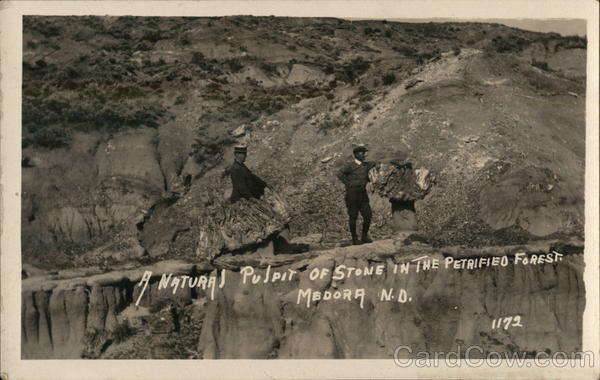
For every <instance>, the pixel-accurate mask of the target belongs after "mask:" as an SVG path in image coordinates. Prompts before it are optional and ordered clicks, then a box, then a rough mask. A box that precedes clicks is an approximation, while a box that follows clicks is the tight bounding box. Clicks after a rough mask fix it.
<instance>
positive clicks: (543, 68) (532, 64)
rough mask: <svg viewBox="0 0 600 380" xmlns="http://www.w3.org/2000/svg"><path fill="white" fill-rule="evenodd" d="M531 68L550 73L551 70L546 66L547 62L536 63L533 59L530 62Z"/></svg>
mask: <svg viewBox="0 0 600 380" xmlns="http://www.w3.org/2000/svg"><path fill="white" fill-rule="evenodd" d="M531 66H534V67H537V68H538V69H542V70H544V71H552V69H551V68H550V66H548V63H547V62H544V61H538V60H536V59H535V58H534V59H533V61H532V62H531Z"/></svg>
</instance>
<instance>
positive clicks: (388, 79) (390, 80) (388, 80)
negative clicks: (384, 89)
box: [382, 73, 396, 86]
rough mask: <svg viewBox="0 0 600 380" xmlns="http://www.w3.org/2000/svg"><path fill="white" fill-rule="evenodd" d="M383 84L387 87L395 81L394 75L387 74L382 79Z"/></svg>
mask: <svg viewBox="0 0 600 380" xmlns="http://www.w3.org/2000/svg"><path fill="white" fill-rule="evenodd" d="M382 81H383V84H384V85H385V86H388V85H390V84H392V83H394V82H395V81H396V76H395V75H394V73H387V74H385V75H384V76H383V78H382Z"/></svg>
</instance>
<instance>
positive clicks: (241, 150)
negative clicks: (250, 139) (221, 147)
mask: <svg viewBox="0 0 600 380" xmlns="http://www.w3.org/2000/svg"><path fill="white" fill-rule="evenodd" d="M233 152H234V153H247V152H248V147H247V146H246V145H236V146H234V147H233Z"/></svg>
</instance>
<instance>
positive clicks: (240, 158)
mask: <svg viewBox="0 0 600 380" xmlns="http://www.w3.org/2000/svg"><path fill="white" fill-rule="evenodd" d="M233 149H234V150H233V152H234V157H235V160H234V161H233V164H232V165H231V167H230V168H229V173H230V175H231V183H232V185H233V191H232V192H231V201H232V202H236V201H238V200H240V199H241V198H257V199H259V198H260V197H262V196H263V194H264V192H265V187H267V184H266V183H265V181H263V180H262V179H260V178H259V177H258V176H256V175H254V173H252V172H251V171H250V169H248V168H247V167H246V165H244V162H245V161H246V155H247V152H248V148H247V147H246V146H245V145H238V146H236V147H234V148H233Z"/></svg>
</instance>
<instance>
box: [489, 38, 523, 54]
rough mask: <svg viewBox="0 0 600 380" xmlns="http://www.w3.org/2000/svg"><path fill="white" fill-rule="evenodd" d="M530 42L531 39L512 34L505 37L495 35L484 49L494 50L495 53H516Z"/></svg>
mask: <svg viewBox="0 0 600 380" xmlns="http://www.w3.org/2000/svg"><path fill="white" fill-rule="evenodd" d="M530 43H531V41H529V40H526V39H524V38H522V37H519V36H516V35H514V34H513V35H510V36H507V37H503V36H497V37H494V38H492V41H491V42H490V44H489V45H488V46H487V47H486V48H485V50H486V51H488V52H489V51H495V52H497V53H518V52H521V51H522V50H523V49H524V48H525V47H527V46H528V45H529V44H530Z"/></svg>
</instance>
